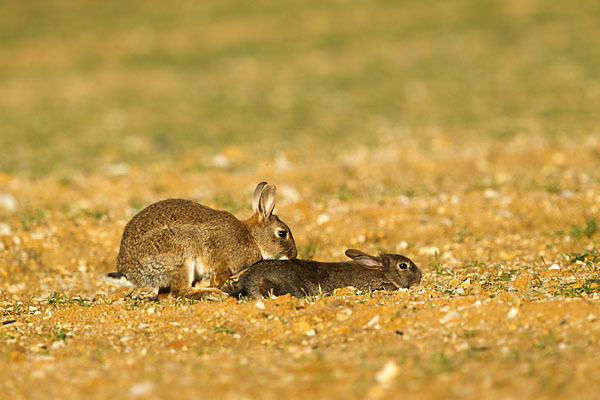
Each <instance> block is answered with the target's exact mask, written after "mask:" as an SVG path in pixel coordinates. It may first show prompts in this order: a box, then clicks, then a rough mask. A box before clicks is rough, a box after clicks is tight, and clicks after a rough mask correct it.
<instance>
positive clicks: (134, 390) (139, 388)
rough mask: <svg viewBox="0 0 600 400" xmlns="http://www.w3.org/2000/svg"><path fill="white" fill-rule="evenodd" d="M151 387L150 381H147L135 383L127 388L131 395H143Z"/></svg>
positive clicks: (147, 392) (149, 390)
mask: <svg viewBox="0 0 600 400" xmlns="http://www.w3.org/2000/svg"><path fill="white" fill-rule="evenodd" d="M152 388H153V385H152V382H149V381H144V382H140V383H135V384H133V385H131V387H130V388H129V394H130V395H131V396H133V397H140V396H145V395H147V394H149V393H150V392H151V391H152Z"/></svg>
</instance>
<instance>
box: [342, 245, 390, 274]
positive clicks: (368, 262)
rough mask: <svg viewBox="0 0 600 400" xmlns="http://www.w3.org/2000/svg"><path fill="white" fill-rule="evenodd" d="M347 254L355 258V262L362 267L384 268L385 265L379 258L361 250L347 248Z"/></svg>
mask: <svg viewBox="0 0 600 400" xmlns="http://www.w3.org/2000/svg"><path fill="white" fill-rule="evenodd" d="M346 255H347V256H348V257H350V258H351V259H353V260H354V262H355V263H357V264H358V265H360V266H361V267H364V268H368V269H379V270H380V269H382V268H383V265H381V262H379V260H378V259H377V258H375V257H373V256H371V255H369V254H367V253H364V252H362V251H360V250H356V249H348V250H346Z"/></svg>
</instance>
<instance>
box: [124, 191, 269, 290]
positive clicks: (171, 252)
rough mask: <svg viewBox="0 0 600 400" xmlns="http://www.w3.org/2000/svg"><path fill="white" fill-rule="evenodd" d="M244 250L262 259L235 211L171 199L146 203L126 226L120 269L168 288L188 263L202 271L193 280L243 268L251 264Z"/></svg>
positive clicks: (138, 279)
mask: <svg viewBox="0 0 600 400" xmlns="http://www.w3.org/2000/svg"><path fill="white" fill-rule="evenodd" d="M240 253H241V254H244V255H246V256H248V257H250V258H252V259H253V260H254V261H258V260H260V251H259V250H258V248H257V246H256V245H255V243H254V240H253V239H252V236H251V234H250V232H249V231H248V229H247V228H246V226H245V225H244V224H243V223H242V222H241V221H239V220H238V219H237V218H235V216H233V215H232V214H231V213H229V212H227V211H221V210H214V209H212V208H210V207H206V206H204V205H201V204H198V203H196V202H193V201H190V200H183V199H168V200H163V201H160V202H157V203H154V204H152V205H150V206H148V207H146V208H145V209H144V210H142V211H140V212H139V213H138V214H137V215H136V216H134V217H133V218H132V219H131V221H129V223H128V224H127V225H126V226H125V230H124V232H123V237H122V239H121V246H120V250H119V255H118V257H117V271H119V272H122V273H124V274H125V275H126V276H127V279H128V280H129V281H131V282H132V283H133V284H134V285H136V286H150V287H168V286H170V284H171V281H172V280H173V279H174V276H175V275H176V274H177V273H178V272H179V270H180V269H181V268H182V267H184V266H185V267H188V269H191V270H195V271H196V273H197V274H198V275H199V276H192V277H190V278H188V280H190V279H191V280H192V281H193V280H198V279H204V278H207V277H209V276H210V275H214V274H219V273H223V272H225V271H226V270H227V269H231V270H239V269H241V268H243V267H245V266H246V265H244V264H246V263H247V261H246V259H240V258H239V254H240ZM190 267H191V268H190ZM203 271H204V272H203ZM203 273H205V274H206V276H202V274H203Z"/></svg>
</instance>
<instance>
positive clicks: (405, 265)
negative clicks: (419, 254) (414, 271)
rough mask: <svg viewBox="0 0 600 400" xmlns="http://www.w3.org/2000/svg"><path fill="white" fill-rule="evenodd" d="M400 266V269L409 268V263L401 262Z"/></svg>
mask: <svg viewBox="0 0 600 400" xmlns="http://www.w3.org/2000/svg"><path fill="white" fill-rule="evenodd" d="M398 268H400V269H407V268H408V265H407V264H406V263H400V264H398Z"/></svg>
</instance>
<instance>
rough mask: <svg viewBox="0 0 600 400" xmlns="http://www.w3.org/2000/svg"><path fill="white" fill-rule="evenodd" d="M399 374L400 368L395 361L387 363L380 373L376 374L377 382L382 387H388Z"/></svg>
mask: <svg viewBox="0 0 600 400" xmlns="http://www.w3.org/2000/svg"><path fill="white" fill-rule="evenodd" d="M399 373H400V368H399V367H398V364H396V363H395V362H394V361H388V362H386V363H385V365H384V366H383V368H381V369H380V370H379V372H377V373H376V374H375V380H376V381H377V383H379V384H380V385H388V384H390V383H391V382H392V381H393V380H394V378H396V377H397V376H398V374H399Z"/></svg>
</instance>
